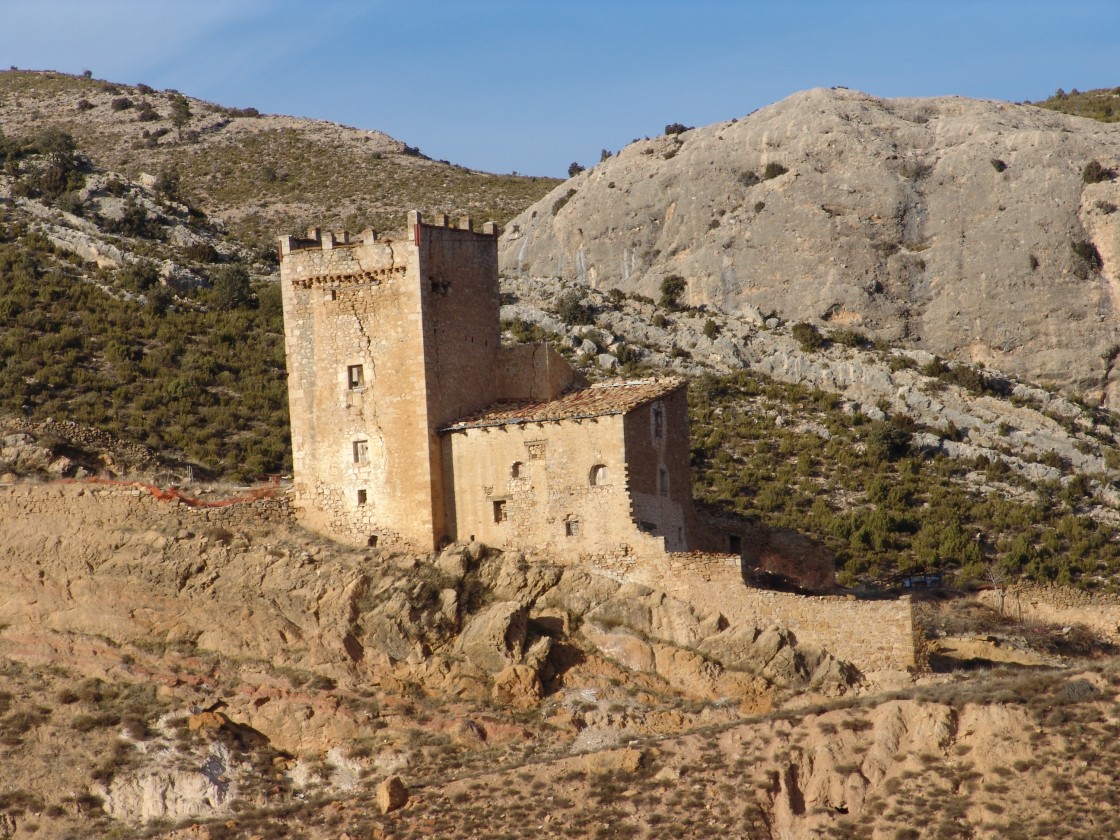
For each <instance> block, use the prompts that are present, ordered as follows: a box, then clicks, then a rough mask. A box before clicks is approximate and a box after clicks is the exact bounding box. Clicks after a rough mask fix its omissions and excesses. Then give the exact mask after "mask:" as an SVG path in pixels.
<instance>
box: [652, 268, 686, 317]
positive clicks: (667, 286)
mask: <svg viewBox="0 0 1120 840" xmlns="http://www.w3.org/2000/svg"><path fill="white" fill-rule="evenodd" d="M687 285H688V281H686V280H685V279H684V278H683V277H681V276H680V275H679V274H670V275H669V276H668V277H666V278H665V279H663V280H662V281H661V299H660V300H659V301H658V303H659V304H660V305H661V306H663V307H665V308H666V309H677V308H679V306H680V299H681V295H683V294H684V290H685V288H686V286H687Z"/></svg>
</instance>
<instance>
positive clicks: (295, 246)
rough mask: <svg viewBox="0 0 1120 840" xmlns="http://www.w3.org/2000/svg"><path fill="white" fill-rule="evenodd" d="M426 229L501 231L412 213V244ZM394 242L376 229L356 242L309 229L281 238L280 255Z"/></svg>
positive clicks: (340, 234)
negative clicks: (302, 232) (304, 232)
mask: <svg viewBox="0 0 1120 840" xmlns="http://www.w3.org/2000/svg"><path fill="white" fill-rule="evenodd" d="M423 228H431V229H437V228H440V229H444V230H456V231H466V232H468V233H472V234H474V235H475V236H480V237H482V236H485V237H493V238H494V239H497V236H498V234H499V233H500V232H501V231H500V230H499V228H498V224H497V222H485V223H483V225H482V229H481V230H478V231H476V230H475V229H474V220H473V219H472V218H471V217H470V216H460V217H459V218H458V219H456V220H452V219H451V217H450V216H448V214H446V213H436V214H435V215H434V216H432V220H431V221H430V222H425V221H424V219H423V216H421V214H420V213H419V211H416V210H412V211H410V212H409V214H408V231H407V234H406V235H407V238H408V241H409V242H412V243H413V244H416V243H417V242H418V238H417V237H418V235H419V231H420V230H421V229H423ZM392 241H393V240H392V239H385V240H381V239H379V238H378V234H377V231H375V230H374V229H373V228H366V229H365V230H363V231H362V232H361V233H359V234H358V236H357V238H354V239H352V238H351V235H350V232H349V231H345V230H343V231H330V230H328V231H324V230H323V229H322V228H319V227H309V228H308V229H307V234H306V235H305V236H281V237H280V256H281V258H283V257H285V256H288V255H290V254H292V253H296V252H300V251H334V250H338V249H344V248H359V247H362V246H374V245H377V244H378V243H383V244H384V243H391V242H392Z"/></svg>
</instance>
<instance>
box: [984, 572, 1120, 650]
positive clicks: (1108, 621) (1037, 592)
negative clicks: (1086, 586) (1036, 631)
mask: <svg viewBox="0 0 1120 840" xmlns="http://www.w3.org/2000/svg"><path fill="white" fill-rule="evenodd" d="M976 598H977V600H979V601H981V602H982V603H984V604H987V605H988V606H989V607H991V608H992V609H999V607H1000V604H999V596H998V595H997V594H996V593H995V592H994V591H987V592H980V593H978V594H977V596H976ZM1003 613H1004V615H1009V616H1011V617H1013V618H1019V619H1022V620H1023V621H1037V622H1041V623H1044V624H1061V625H1063V626H1064V625H1072V624H1081V625H1084V626H1085V627H1088V628H1089V629H1090V630H1092V631H1093V632H1094V633H1097V634H1099V635H1101V636H1104V637H1106V638H1107V639H1109V640H1110V641H1112V640H1117V639H1120V598H1117V597H1116V596H1115V595H1109V594H1105V593H1098V592H1083V591H1081V590H1079V589H1073V588H1070V587H1066V586H1029V585H1025V586H1014V587H1011V588H1009V589H1008V590H1007V591H1006V593H1005V594H1004V597H1003Z"/></svg>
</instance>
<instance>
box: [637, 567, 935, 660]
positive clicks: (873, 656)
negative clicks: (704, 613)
mask: <svg viewBox="0 0 1120 840" xmlns="http://www.w3.org/2000/svg"><path fill="white" fill-rule="evenodd" d="M740 563H741V561H740V560H739V558H738V557H734V556H732V555H726V554H702V553H698V552H697V553H688V554H669V555H666V559H665V561H664V563H662V564H658V566H657V567H656V568H655V567H654V566H652V565H645V566H643V567H642V568H640V569H636V570H635V571H634V572H633V573H632V576H633V578H634V579H635V580H638V581H639V582H641V583H645V584H646V585H648V586H653V587H656V588H657V589H662V590H664V591H665V592H667V593H668V594H670V595H673V596H674V597H677V598H681V599H684V600H687V601H690V602H692V603H695V604H703V605H705V606H708V607H712V608H714V609H718V610H719V611H720V612H721V613H723V615H724V616H725V617H726V618H727V620H728V621H730V622H731V623H732V624H756V625H770V624H777V625H780V626H782V627H787V628H788V629H789V630H791V631H792V632H793V634H794V635H795V636H796V637H797V640H798V642H800V643H802V644H808V645H813V646H815V647H821V648H825V649H827V650H828V651H829V652H830V653H832V655H833V656H836V657H838V658H840V659H843V660H845V661H847V662H850V663H852V664H853V665H855V666H856V667H857V668H859V669H860V670H861V671H863V672H864V673H870V672H875V671H921V670H924V669H925V668H926V665H927V663H926V662H925V659H924V655H923V654H922V650H923V647H924V646H923V645H922V644H921V638H922V631H921V626H920V624H919V623H918V622H917V621H916V620H915V614H914V605H913V603H912V602H911V600H910V597H909V596H908V595H904V596H902V597H901V598H897V599H889V600H861V599H858V598H856V597H855V596H854V595H837V596H833V595H825V596H805V595H794V594H790V593H786V592H773V591H770V590H764V589H755V588H753V587H749V586H747V585H746V584H745V583H744V582H743V577H742V570H741V565H740Z"/></svg>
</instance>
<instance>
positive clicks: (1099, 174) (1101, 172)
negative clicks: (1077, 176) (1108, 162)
mask: <svg viewBox="0 0 1120 840" xmlns="http://www.w3.org/2000/svg"><path fill="white" fill-rule="evenodd" d="M1115 177H1116V172H1115V170H1112V169H1106V168H1105V167H1103V166H1101V162H1100V161H1099V160H1091V161H1089V162H1088V163H1087V164H1085V168H1084V169H1082V170H1081V180H1082V181H1084V182H1085V183H1086V184H1099V183H1101V182H1102V181H1111V180H1112V179H1113V178H1115Z"/></svg>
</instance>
